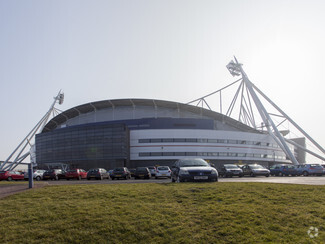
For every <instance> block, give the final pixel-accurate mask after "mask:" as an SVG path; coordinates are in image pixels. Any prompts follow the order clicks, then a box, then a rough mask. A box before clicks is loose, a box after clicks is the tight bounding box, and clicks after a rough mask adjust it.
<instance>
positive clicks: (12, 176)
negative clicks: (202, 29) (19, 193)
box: [0, 171, 24, 181]
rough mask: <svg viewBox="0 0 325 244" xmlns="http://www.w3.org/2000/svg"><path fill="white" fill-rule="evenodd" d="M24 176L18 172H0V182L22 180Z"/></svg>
mask: <svg viewBox="0 0 325 244" xmlns="http://www.w3.org/2000/svg"><path fill="white" fill-rule="evenodd" d="M23 179H24V174H23V173H21V172H18V171H0V181H1V180H7V181H12V180H23Z"/></svg>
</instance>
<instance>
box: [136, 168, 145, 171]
mask: <svg viewBox="0 0 325 244" xmlns="http://www.w3.org/2000/svg"><path fill="white" fill-rule="evenodd" d="M136 171H137V172H147V168H137V169H136Z"/></svg>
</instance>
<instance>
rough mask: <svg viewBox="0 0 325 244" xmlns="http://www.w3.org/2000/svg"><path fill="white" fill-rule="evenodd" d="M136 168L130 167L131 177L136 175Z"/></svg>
mask: <svg viewBox="0 0 325 244" xmlns="http://www.w3.org/2000/svg"><path fill="white" fill-rule="evenodd" d="M135 170H136V169H135V168H131V169H129V171H130V174H131V177H134V172H135Z"/></svg>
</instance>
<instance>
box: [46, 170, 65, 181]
mask: <svg viewBox="0 0 325 244" xmlns="http://www.w3.org/2000/svg"><path fill="white" fill-rule="evenodd" d="M49 179H51V180H60V179H65V171H63V169H49V170H47V171H45V172H44V174H43V180H49Z"/></svg>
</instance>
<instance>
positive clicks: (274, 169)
mask: <svg viewBox="0 0 325 244" xmlns="http://www.w3.org/2000/svg"><path fill="white" fill-rule="evenodd" d="M270 174H271V175H275V176H289V175H291V176H296V175H298V170H297V167H296V166H295V165H288V164H276V165H273V166H271V167H270Z"/></svg>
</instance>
